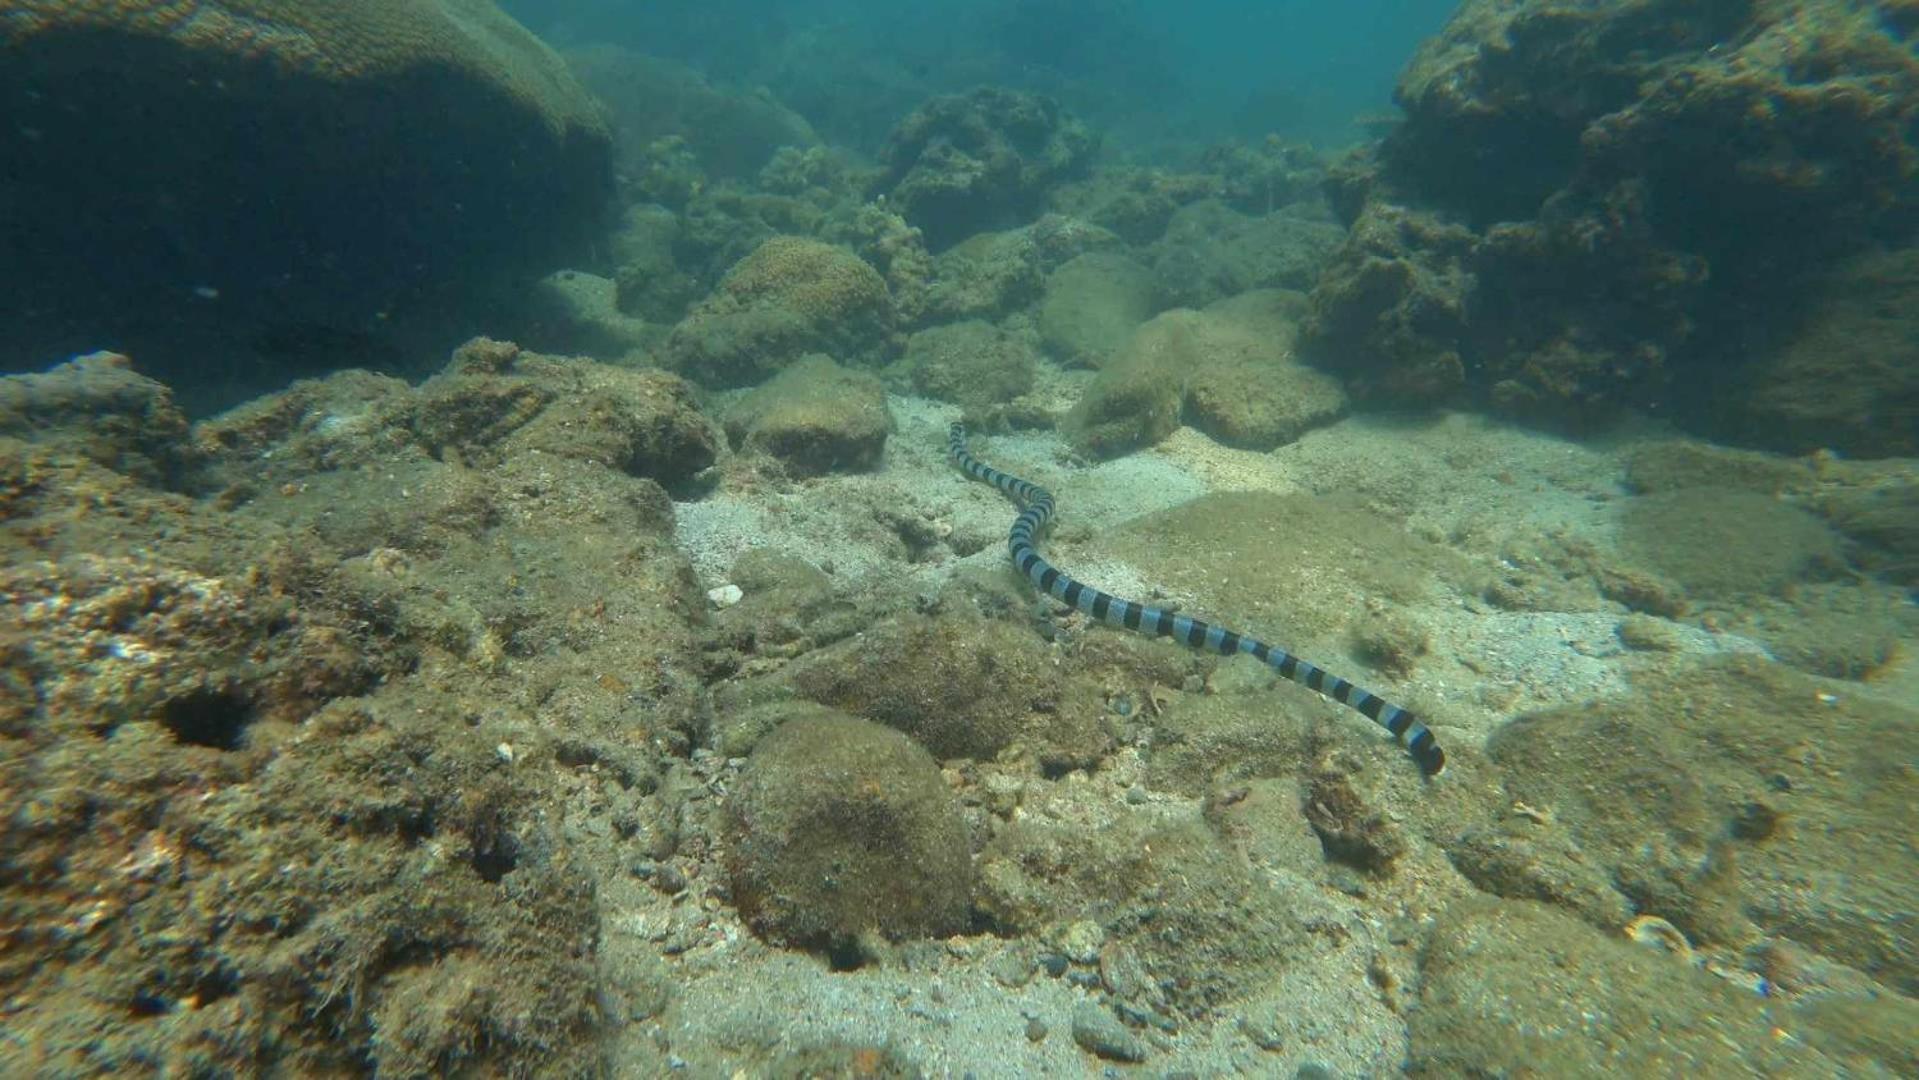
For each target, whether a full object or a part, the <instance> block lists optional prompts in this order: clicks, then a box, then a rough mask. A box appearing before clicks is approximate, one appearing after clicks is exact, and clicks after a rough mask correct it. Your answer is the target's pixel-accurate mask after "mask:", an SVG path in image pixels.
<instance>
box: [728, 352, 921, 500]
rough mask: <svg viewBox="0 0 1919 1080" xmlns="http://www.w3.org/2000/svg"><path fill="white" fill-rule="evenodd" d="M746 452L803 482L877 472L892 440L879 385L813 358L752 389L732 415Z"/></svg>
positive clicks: (732, 433) (731, 433)
mask: <svg viewBox="0 0 1919 1080" xmlns="http://www.w3.org/2000/svg"><path fill="white" fill-rule="evenodd" d="M726 433H727V436H728V437H729V438H730V439H732V441H733V445H734V446H735V447H737V448H738V449H741V450H746V451H751V452H754V453H760V454H765V455H767V456H768V457H772V458H775V459H777V460H778V461H780V462H781V463H782V464H784V465H785V466H786V468H787V469H788V470H789V471H791V472H793V473H794V474H796V475H800V476H818V475H820V474H822V473H829V472H858V471H862V470H866V469H873V468H877V467H878V466H879V463H880V455H881V454H882V453H884V452H885V450H886V439H887V436H889V435H891V434H892V433H893V413H892V411H891V410H890V409H888V408H887V406H886V390H885V389H884V388H883V387H882V386H881V385H880V381H879V379H878V378H876V377H874V376H873V375H871V374H868V373H866V372H863V371H848V370H847V369H845V368H843V367H840V366H839V365H838V364H835V363H833V361H832V360H831V359H829V358H827V357H824V356H819V355H814V356H809V357H807V358H806V359H804V360H801V361H800V362H799V363H796V364H794V365H793V366H792V367H789V368H787V369H786V370H785V371H782V372H781V373H780V374H779V375H777V376H775V377H774V378H773V380H772V381H770V382H768V383H767V384H766V385H765V386H762V387H760V388H759V389H757V390H754V391H753V392H752V393H751V394H748V395H747V396H746V397H745V398H743V399H741V401H740V402H739V404H737V405H735V406H734V407H733V409H732V411H730V412H729V413H727V416H726Z"/></svg>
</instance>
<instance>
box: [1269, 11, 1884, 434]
mask: <svg viewBox="0 0 1919 1080" xmlns="http://www.w3.org/2000/svg"><path fill="white" fill-rule="evenodd" d="M1902 13H1903V14H1902ZM1915 27H1919V13H1915V12H1914V9H1913V8H1912V5H1910V4H1894V5H1887V4H1863V3H1825V2H1812V0H1776V2H1757V3H1733V4H1715V5H1704V6H1702V5H1694V4H1684V3H1675V2H1671V0H1633V2H1629V3H1623V4H1610V5H1604V6H1579V7H1571V6H1568V5H1563V4H1555V3H1517V4H1515V3H1503V2H1493V0H1474V2H1470V3H1468V4H1466V5H1465V6H1464V7H1463V8H1461V10H1460V11H1459V13H1458V14H1457V15H1456V16H1455V17H1454V18H1453V20H1452V21H1451V22H1450V23H1449V24H1448V25H1447V27H1446V29H1445V30H1444V31H1443V32H1442V33H1441V34H1440V35H1439V36H1437V37H1436V38H1434V39H1433V40H1431V41H1430V42H1428V43H1427V44H1426V45H1425V46H1424V47H1423V48H1422V49H1421V50H1420V52H1419V53H1418V54H1417V55H1416V56H1415V57H1414V59H1413V61H1412V62H1411V64H1410V65H1409V66H1408V68H1407V70H1406V72H1405V74H1404V75H1403V76H1402V77H1401V80H1400V83H1399V87H1398V92H1397V97H1398V100H1399V103H1400V105H1401V107H1402V108H1403V109H1404V110H1405V113H1406V119H1405V122H1404V123H1403V124H1401V125H1399V126H1398V127H1397V128H1396V129H1395V130H1393V131H1392V132H1391V133H1390V134H1389V135H1388V136H1387V138H1386V139H1385V140H1384V142H1383V143H1382V144H1381V145H1380V146H1379V147H1378V148H1377V150H1376V152H1372V153H1367V154H1363V155H1361V156H1359V157H1358V158H1356V159H1354V160H1352V161H1348V162H1347V163H1345V164H1344V165H1343V166H1342V167H1341V168H1339V169H1337V170H1335V175H1334V177H1333V178H1332V180H1331V188H1332V192H1333V196H1334V198H1333V201H1334V204H1335V206H1336V207H1337V208H1338V209H1339V210H1340V212H1341V213H1342V214H1343V215H1344V216H1345V217H1347V218H1348V220H1350V221H1351V222H1352V226H1353V229H1352V235H1351V237H1350V239H1349V240H1348V242H1347V244H1346V246H1345V248H1344V250H1343V251H1342V252H1341V253H1340V255H1339V256H1338V258H1337V260H1336V262H1335V265H1334V266H1333V268H1332V269H1331V270H1330V271H1329V272H1328V273H1327V274H1326V275H1325V277H1324V278H1323V279H1322V280H1321V281H1320V283H1319V285H1318V287H1317V288H1316V289H1315V290H1314V293H1313V313H1312V317H1311V318H1310V319H1309V322H1308V326H1307V333H1306V337H1305V341H1304V348H1305V351H1306V353H1307V354H1308V355H1309V356H1310V357H1312V358H1313V359H1315V360H1316V361H1317V362H1318V363H1320V364H1322V365H1325V366H1327V367H1329V368H1333V369H1336V370H1338V371H1340V372H1341V373H1343V374H1346V375H1348V376H1350V378H1351V379H1352V381H1353V383H1354V385H1355V387H1356V388H1357V389H1358V390H1359V391H1360V392H1361V393H1362V394H1367V395H1371V396H1374V397H1376V398H1386V399H1394V400H1401V401H1415V400H1431V399H1433V398H1435V397H1442V398H1443V397H1450V398H1454V399H1465V400H1473V401H1479V402H1488V403H1491V404H1492V405H1494V406H1496V407H1498V408H1500V409H1502V410H1504V411H1506V412H1508V413H1509V414H1512V415H1515V416H1518V417H1521V418H1524V419H1528V420H1532V421H1537V422H1546V423H1571V424H1577V423H1581V422H1585V421H1589V420H1592V419H1595V418H1603V417H1605V416H1607V415H1609V414H1611V413H1613V412H1614V411H1616V410H1618V409H1620V408H1627V407H1631V408H1641V409H1650V410H1656V411H1662V412H1667V413H1670V414H1672V415H1674V416H1675V417H1676V418H1678V419H1679V420H1681V422H1683V423H1686V424H1688V425H1689V426H1692V427H1695V428H1699V429H1706V430H1712V431H1714V432H1716V433H1719V434H1722V435H1731V436H1733V437H1737V438H1743V439H1747V440H1750V441H1755V442H1760V443H1765V444H1768V445H1775V446H1780V447H1782V448H1787V449H1804V448H1807V447H1808V446H1809V445H1810V446H1816V445H1833V444H1835V443H1836V444H1839V445H1843V446H1845V447H1846V448H1848V449H1851V450H1854V451H1855V452H1860V453H1889V452H1894V453H1896V452H1909V449H1908V450H1906V451H1902V450H1901V446H1902V445H1903V446H1908V447H1909V443H1910V431H1911V430H1912V422H1913V406H1912V404H1911V403H1912V401H1913V398H1914V395H1915V390H1914V380H1915V378H1919V377H1916V376H1914V375H1912V374H1911V373H1912V371H1914V370H1915V369H1914V368H1913V367H1912V366H1911V365H1905V368H1904V373H1903V375H1899V376H1897V377H1894V378H1891V379H1888V380H1883V381H1881V382H1879V383H1876V384H1875V385H1874V387H1873V390H1872V393H1873V394H1874V396H1876V397H1878V398H1879V399H1881V400H1891V401H1894V402H1895V403H1896V402H1900V401H1903V402H1904V403H1905V404H1903V405H1899V406H1897V407H1896V408H1895V409H1894V412H1896V413H1898V415H1900V416H1903V417H1904V420H1903V421H1901V422H1900V423H1891V424H1888V423H1886V420H1887V417H1886V416H1884V415H1881V416H1879V417H1878V419H1877V420H1876V421H1874V422H1873V424H1872V425H1871V427H1872V428H1873V430H1867V427H1866V425H1864V424H1860V423H1854V422H1849V421H1847V420H1846V419H1845V417H1843V416H1834V417H1829V418H1828V419H1829V420H1832V421H1833V423H1831V424H1816V425H1809V424H1800V425H1793V424H1779V423H1775V422H1773V421H1772V420H1770V419H1768V409H1767V407H1766V406H1765V403H1766V402H1768V401H1771V400H1774V399H1775V398H1776V396H1777V395H1776V394H1774V393H1772V392H1770V391H1768V390H1767V388H1766V386H1765V382H1766V381H1767V380H1768V379H1770V378H1771V375H1770V374H1768V373H1769V372H1772V371H1775V370H1777V365H1776V364H1772V363H1768V359H1769V358H1770V357H1772V356H1774V354H1775V353H1776V351H1777V350H1778V349H1780V348H1781V347H1782V345H1783V344H1784V343H1785V342H1787V341H1789V340H1790V339H1791V338H1792V336H1793V334H1794V332H1795V328H1796V327H1797V326H1798V324H1799V323H1800V322H1801V321H1803V320H1804V319H1805V318H1806V316H1807V314H1808V313H1809V311H1811V310H1812V308H1813V306H1814V305H1815V304H1816V302H1817V298H1818V297H1819V296H1821V295H1822V294H1823V293H1825V292H1826V291H1828V290H1829V287H1830V286H1829V283H1830V281H1831V280H1832V276H1833V275H1834V274H1841V275H1843V274H1856V273H1857V272H1858V270H1857V268H1851V269H1847V268H1844V267H1843V266H1842V264H1843V263H1844V261H1845V260H1847V259H1849V258H1851V257H1853V256H1855V255H1858V254H1860V253H1862V252H1865V251H1867V250H1869V249H1873V248H1892V249H1898V248H1903V247H1906V246H1909V245H1911V244H1912V243H1913V242H1914V240H1915V231H1916V230H1919V180H1916V177H1919V136H1915V131H1919V127H1916V126H1915V119H1916V118H1919V60H1915V57H1914V53H1913V47H1912V36H1913V33H1914V30H1915ZM1881 412H1882V413H1883V410H1881ZM1902 423H1903V426H1904V430H1905V432H1906V433H1907V435H1906V436H1905V438H1904V441H1903V442H1902V440H1901V439H1900V438H1897V437H1895V438H1893V439H1891V441H1888V440H1887V439H1886V438H1885V437H1883V435H1882V434H1880V433H1883V432H1894V431H1896V430H1898V429H1899V428H1900V427H1901V424H1902Z"/></svg>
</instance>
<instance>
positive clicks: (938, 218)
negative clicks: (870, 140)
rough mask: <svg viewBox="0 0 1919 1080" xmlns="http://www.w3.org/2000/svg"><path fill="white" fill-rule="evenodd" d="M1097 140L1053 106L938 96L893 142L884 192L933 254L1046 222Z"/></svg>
mask: <svg viewBox="0 0 1919 1080" xmlns="http://www.w3.org/2000/svg"><path fill="white" fill-rule="evenodd" d="M1097 145H1098V144H1097V140H1096V139H1095V138H1094V137H1093V135H1092V134H1091V133H1090V132H1089V131H1087V129H1086V127H1085V126H1084V125H1083V124H1081V123H1080V122H1079V121H1078V120H1076V119H1074V118H1073V117H1071V116H1069V115H1067V114H1066V113H1065V112H1064V111H1062V110H1061V109H1060V107H1059V105H1058V104H1057V103H1055V102H1054V101H1052V100H1050V99H1048V98H1043V97H1038V96H1036V95H1033V94H1027V93H1021V92H1018V91H1012V90H1002V89H996V88H993V87H981V88H979V89H977V90H974V91H972V92H970V93H966V94H948V95H944V96H941V97H936V98H933V99H931V100H930V101H928V102H926V103H925V104H923V105H921V106H920V107H919V108H918V109H915V110H914V111H913V113H912V115H910V116H908V117H907V118H906V119H905V120H902V121H901V122H900V124H899V126H898V127H896V128H894V129H893V133H892V134H891V135H890V136H888V137H887V142H886V147H885V149H884V150H883V151H882V153H881V162H882V164H883V165H884V166H885V168H886V175H885V177H884V178H883V179H882V181H881V183H880V187H881V189H882V190H884V191H885V192H886V193H887V197H888V201H889V202H891V203H893V204H894V205H896V206H898V207H899V208H900V211H901V213H903V214H905V215H906V220H907V221H909V222H911V223H912V224H913V225H914V226H915V227H917V228H919V229H920V230H921V231H922V232H924V233H925V234H926V242H927V244H928V246H930V247H932V248H933V249H934V250H936V251H937V250H941V249H943V248H947V247H951V246H952V245H953V244H955V243H958V242H959V241H961V240H964V239H965V238H967V237H969V236H972V235H974V234H976V233H981V232H986V231H988V230H990V229H1001V228H1006V227H1008V226H1012V225H1019V224H1023V223H1024V222H1025V221H1027V220H1030V219H1031V218H1033V217H1035V216H1037V215H1038V212H1039V210H1040V206H1041V203H1042V201H1043V200H1044V198H1045V196H1046V194H1047V192H1048V191H1049V190H1051V189H1052V187H1053V186H1054V185H1056V184H1059V183H1060V182H1062V181H1065V180H1068V179H1071V178H1073V177H1075V176H1077V175H1078V174H1079V173H1080V172H1081V171H1082V170H1084V169H1085V168H1086V167H1087V166H1088V165H1090V164H1091V161H1092V154H1093V151H1094V150H1095V148H1096V147H1097Z"/></svg>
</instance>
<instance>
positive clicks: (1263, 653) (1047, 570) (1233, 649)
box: [946, 424, 1446, 776]
mask: <svg viewBox="0 0 1919 1080" xmlns="http://www.w3.org/2000/svg"><path fill="white" fill-rule="evenodd" d="M946 452H947V455H948V456H949V457H951V458H952V459H953V464H955V465H958V466H959V468H960V471H961V472H963V473H965V474H966V475H967V476H969V477H971V478H972V479H974V480H980V481H983V482H985V483H988V484H991V485H993V486H994V487H996V488H998V489H999V490H1000V492H1001V493H1002V494H1004V495H1007V496H1010V497H1011V498H1012V499H1013V500H1014V501H1015V502H1017V503H1018V504H1019V505H1020V507H1021V510H1020V515H1019V517H1017V518H1015V519H1013V528H1012V531H1011V532H1010V533H1008V534H1007V538H1006V547H1007V550H1008V551H1009V552H1010V553H1011V554H1012V556H1013V565H1014V566H1016V567H1018V568H1019V572H1020V573H1022V574H1024V575H1026V580H1028V581H1030V582H1032V583H1033V585H1034V586H1035V587H1037V588H1038V589H1039V591H1040V592H1043V593H1045V594H1047V595H1048V596H1051V597H1053V598H1054V599H1056V600H1059V601H1060V602H1062V603H1064V604H1066V605H1067V606H1069V607H1073V608H1077V609H1079V610H1080V611H1082V612H1085V613H1086V614H1088V615H1091V616H1092V617H1093V618H1095V619H1098V620H1099V621H1100V622H1103V623H1108V624H1110V625H1113V626H1123V627H1125V628H1126V629H1128V630H1131V631H1134V632H1135V633H1140V634H1145V635H1147V636H1149V637H1170V638H1172V639H1173V640H1175V641H1180V642H1184V643H1185V644H1186V645H1188V646H1190V647H1192V648H1195V649H1203V650H1205V651H1207V652H1214V653H1218V654H1220V655H1221V656H1231V655H1233V654H1234V653H1246V654H1247V655H1249V656H1251V657H1253V658H1254V659H1256V660H1258V661H1260V662H1261V663H1264V664H1265V665H1267V666H1268V667H1270V668H1272V669H1273V670H1274V671H1277V672H1279V673H1280V674H1281V675H1282V676H1284V677H1286V678H1287V679H1290V680H1292V681H1293V682H1296V683H1298V684H1300V685H1301V686H1304V687H1306V688H1307V689H1309V690H1313V691H1316V692H1318V693H1320V694H1324V695H1325V696H1327V697H1329V698H1332V699H1333V700H1334V701H1337V702H1339V703H1340V704H1341V705H1345V706H1347V707H1348V708H1350V709H1353V710H1355V711H1357V712H1358V713H1359V714H1360V715H1362V716H1364V717H1366V718H1367V719H1369V720H1371V721H1373V722H1374V723H1376V724H1378V725H1379V726H1380V727H1383V728H1385V729H1386V730H1387V731H1390V732H1392V734H1393V737H1394V738H1396V739H1399V740H1400V741H1401V742H1402V743H1404V744H1405V747H1406V751H1407V752H1408V753H1410V754H1411V755H1412V758H1413V760H1414V761H1415V762H1417V763H1418V764H1419V768H1420V771H1421V772H1423V773H1425V774H1426V775H1427V776H1434V775H1437V774H1438V772H1439V771H1440V770H1441V769H1443V768H1445V767H1446V752H1445V751H1443V750H1441V749H1440V748H1439V741H1438V740H1437V739H1434V738H1433V733H1432V732H1431V731H1428V730H1427V729H1426V725H1425V724H1422V723H1420V722H1419V719H1418V718H1417V717H1415V716H1414V715H1413V714H1412V713H1410V712H1407V711H1406V710H1405V709H1402V708H1400V707H1399V706H1397V705H1394V704H1393V703H1391V702H1389V701H1387V700H1386V699H1384V698H1382V697H1380V696H1379V695H1378V694H1375V693H1372V692H1371V691H1369V690H1365V689H1362V688H1361V687H1357V686H1354V685H1353V684H1352V683H1349V682H1347V681H1346V680H1345V679H1342V678H1340V677H1339V676H1337V675H1334V674H1333V673H1331V672H1329V671H1326V670H1325V669H1323V668H1319V667H1315V666H1314V665H1312V664H1310V663H1307V662H1306V661H1304V660H1302V659H1300V658H1299V657H1297V656H1294V655H1293V654H1292V653H1289V652H1287V651H1286V650H1284V649H1281V648H1277V647H1275V646H1272V645H1268V644H1266V643H1265V642H1263V641H1261V640H1259V639H1258V638H1254V637H1248V636H1247V635H1245V634H1241V633H1239V632H1237V631H1233V630H1228V629H1226V628H1225V627H1223V626H1213V625H1211V624H1208V623H1204V622H1201V621H1199V620H1198V619H1189V618H1187V617H1186V616H1184V615H1175V614H1174V613H1172V612H1170V611H1167V610H1165V609H1164V608H1156V607H1148V606H1146V605H1145V604H1140V603H1136V602H1134V601H1132V600H1123V599H1121V598H1119V597H1117V596H1114V595H1112V594H1110V593H1105V592H1101V591H1100V590H1098V589H1095V588H1093V587H1092V586H1091V585H1086V584H1082V583H1081V582H1078V581H1074V580H1073V579H1072V577H1071V576H1070V575H1068V574H1066V573H1065V572H1063V571H1061V570H1060V569H1059V568H1058V567H1056V566H1054V565H1053V564H1051V563H1049V562H1047V561H1046V559H1045V558H1044V557H1042V556H1041V555H1040V553H1039V551H1038V549H1036V548H1035V547H1034V546H1033V538H1034V537H1035V536H1037V535H1039V533H1040V531H1041V530H1043V529H1045V528H1046V526H1047V524H1048V523H1049V522H1051V521H1052V520H1053V493H1052V492H1050V491H1047V490H1046V489H1045V488H1043V487H1040V486H1039V485H1038V484H1031V483H1028V482H1026V481H1024V480H1021V479H1020V478H1019V477H1017V476H1012V475H1010V474H1008V473H1003V472H1000V471H999V470H998V469H995V468H993V467H992V466H991V465H988V464H986V463H985V462H983V461H981V460H980V459H978V458H976V457H974V456H973V455H972V454H970V453H968V452H967V450H966V428H965V426H964V425H962V424H954V425H953V426H952V427H951V428H950V429H948V431H947V434H946Z"/></svg>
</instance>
